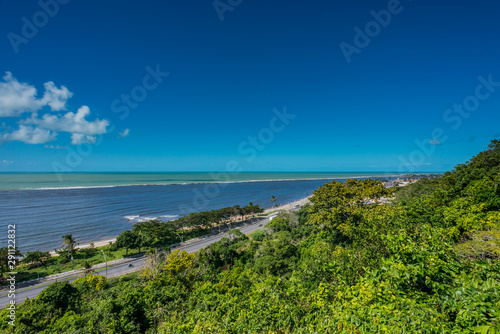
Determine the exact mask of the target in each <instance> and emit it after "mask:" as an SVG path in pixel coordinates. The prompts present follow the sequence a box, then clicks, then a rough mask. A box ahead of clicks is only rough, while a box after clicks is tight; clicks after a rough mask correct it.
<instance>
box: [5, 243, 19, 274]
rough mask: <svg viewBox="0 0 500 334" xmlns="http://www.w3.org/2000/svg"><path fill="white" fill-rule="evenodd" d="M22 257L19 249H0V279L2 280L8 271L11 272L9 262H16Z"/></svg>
mask: <svg viewBox="0 0 500 334" xmlns="http://www.w3.org/2000/svg"><path fill="white" fill-rule="evenodd" d="M20 256H22V254H21V252H20V251H19V249H17V247H16V248H14V249H9V248H7V247H2V248H0V278H3V274H4V273H5V272H8V271H13V270H11V269H10V267H9V261H16V258H18V257H20Z"/></svg>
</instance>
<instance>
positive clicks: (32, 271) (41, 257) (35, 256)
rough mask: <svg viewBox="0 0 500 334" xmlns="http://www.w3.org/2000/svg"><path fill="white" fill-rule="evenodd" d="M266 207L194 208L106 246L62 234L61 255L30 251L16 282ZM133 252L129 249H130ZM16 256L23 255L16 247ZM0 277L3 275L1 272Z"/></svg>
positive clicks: (4, 252) (145, 247)
mask: <svg viewBox="0 0 500 334" xmlns="http://www.w3.org/2000/svg"><path fill="white" fill-rule="evenodd" d="M263 211H264V210H263V209H262V208H261V207H260V206H259V205H254V204H253V203H250V204H248V205H246V206H244V207H240V206H239V205H236V206H233V207H227V208H222V209H218V210H211V211H205V212H194V213H191V214H189V215H187V216H184V217H181V218H179V219H177V220H173V221H168V222H162V221H158V220H152V221H145V222H140V223H137V224H135V225H134V226H133V228H132V230H131V231H125V232H123V233H122V234H120V235H119V236H118V237H117V239H116V242H115V243H111V244H109V245H107V246H104V247H94V245H93V243H91V244H90V247H88V248H83V249H78V248H77V246H78V243H77V240H76V238H75V237H73V235H71V234H68V235H65V236H63V237H62V240H63V242H62V248H61V249H56V250H55V252H56V253H57V254H58V256H53V257H51V256H50V254H49V252H40V251H35V252H28V253H26V254H25V256H24V258H23V259H22V261H21V262H20V264H19V265H18V266H17V268H16V272H17V273H18V274H17V275H16V282H22V281H27V280H31V279H36V278H41V277H46V276H49V275H53V274H58V273H62V272H67V271H71V270H77V269H81V268H82V266H83V267H85V266H88V265H89V264H90V265H92V266H93V265H96V264H100V263H104V256H103V254H102V252H100V251H101V250H102V251H104V252H105V253H106V257H107V259H108V262H109V261H113V260H117V259H121V258H123V257H127V256H129V255H130V256H133V255H136V254H138V253H141V252H142V251H145V252H147V251H152V250H154V249H157V248H160V247H168V246H170V245H172V244H176V243H178V242H180V241H181V239H182V240H184V241H186V240H189V239H193V238H197V237H200V236H202V235H207V234H210V233H212V232H213V231H214V230H215V229H217V228H220V227H221V226H222V227H224V226H227V227H229V228H230V227H231V224H233V223H234V222H235V221H238V220H239V221H242V220H246V219H249V218H251V217H253V216H255V215H256V214H259V213H262V212H263ZM131 249H132V250H134V252H129V251H130V250H131ZM8 255H9V254H8V249H7V248H6V247H5V248H0V274H3V273H4V272H6V271H9V270H7V261H8ZM16 256H17V257H19V256H21V253H20V252H19V251H17V253H16ZM0 279H1V275H0Z"/></svg>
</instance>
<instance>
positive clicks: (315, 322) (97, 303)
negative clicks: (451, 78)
mask: <svg viewBox="0 0 500 334" xmlns="http://www.w3.org/2000/svg"><path fill="white" fill-rule="evenodd" d="M499 185H500V141H493V142H492V143H491V145H490V146H489V148H488V149H487V150H486V151H484V152H481V153H480V154H478V155H477V156H475V157H473V158H472V159H471V160H470V161H469V162H467V163H466V164H463V165H459V166H457V167H456V168H455V169H454V170H453V171H451V172H448V173H446V174H444V175H443V176H442V177H440V178H436V179H435V180H421V181H419V182H417V183H415V184H412V185H409V186H408V188H406V189H403V190H397V191H396V190H395V189H389V190H388V189H385V188H384V187H383V186H382V184H381V183H380V182H377V181H373V180H366V181H357V180H349V181H347V182H345V183H344V184H342V183H340V182H336V181H334V182H330V183H327V184H325V185H324V186H322V187H321V188H319V189H318V190H316V191H315V192H314V195H313V197H312V198H311V202H312V205H310V206H308V207H305V208H303V209H302V210H300V211H299V212H298V213H296V214H293V213H283V214H280V215H279V216H278V217H277V218H275V219H273V221H272V222H271V223H269V224H268V225H267V226H266V227H265V228H263V229H262V230H261V231H259V232H255V233H253V234H252V235H251V236H250V238H249V237H247V236H246V235H243V234H242V233H240V232H239V231H237V230H235V231H233V232H232V233H231V234H229V236H228V238H223V239H222V240H221V241H219V242H217V243H214V244H211V245H210V246H208V247H207V248H205V249H202V250H200V251H199V252H198V253H196V254H187V253H186V252H178V251H174V252H172V253H170V254H169V255H168V256H166V257H162V256H161V255H159V254H157V253H150V254H149V260H148V264H147V265H146V266H145V268H144V269H143V271H142V272H141V273H140V274H139V275H137V276H133V277H128V278H127V279H124V280H119V281H116V280H114V281H109V282H106V281H105V279H104V278H103V277H96V276H95V275H92V274H90V275H88V276H86V277H82V278H81V279H79V280H78V281H77V282H75V283H74V284H68V283H57V284H53V285H51V286H50V287H48V288H47V289H46V290H44V291H43V292H42V293H41V294H40V295H39V296H38V297H37V298H36V299H33V300H30V301H28V302H26V303H24V304H23V305H21V306H19V308H18V309H17V313H16V327H15V328H12V327H11V326H9V325H7V324H6V322H5V323H0V329H2V331H3V332H6V333H9V332H13V333H497V332H499V331H500V324H499V317H500V261H499V259H498V256H499V254H500V252H499V250H498V241H499V239H498V238H499V236H500V212H499V209H500V186H499ZM389 192H394V194H393V195H394V196H395V199H394V201H393V202H392V203H391V204H388V205H374V204H370V203H373V201H374V200H376V199H377V198H379V197H381V196H388V195H389V196H391V194H389ZM146 234H147V233H146ZM6 315H7V312H6V311H2V313H1V314H0V317H1V318H2V319H6Z"/></svg>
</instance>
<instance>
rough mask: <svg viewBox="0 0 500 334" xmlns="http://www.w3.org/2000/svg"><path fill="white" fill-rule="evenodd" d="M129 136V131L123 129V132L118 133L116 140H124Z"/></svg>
mask: <svg viewBox="0 0 500 334" xmlns="http://www.w3.org/2000/svg"><path fill="white" fill-rule="evenodd" d="M129 134H130V130H129V129H125V130H123V131H122V132H119V133H118V138H125V137H127V136H128V135H129Z"/></svg>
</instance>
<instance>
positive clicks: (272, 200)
mask: <svg viewBox="0 0 500 334" xmlns="http://www.w3.org/2000/svg"><path fill="white" fill-rule="evenodd" d="M277 200H278V199H277V198H276V197H274V196H273V197H271V202H273V203H274V206H275V207H278V204H276V201H277Z"/></svg>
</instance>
